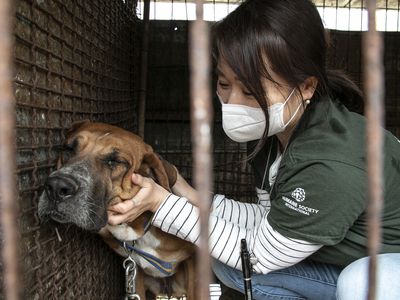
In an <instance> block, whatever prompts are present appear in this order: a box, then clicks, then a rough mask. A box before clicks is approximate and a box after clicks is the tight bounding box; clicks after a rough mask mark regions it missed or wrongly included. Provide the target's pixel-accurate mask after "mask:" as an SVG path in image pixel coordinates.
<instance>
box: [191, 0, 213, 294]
mask: <svg viewBox="0 0 400 300" xmlns="http://www.w3.org/2000/svg"><path fill="white" fill-rule="evenodd" d="M189 41H190V50H189V51H190V92H191V120H192V144H193V162H194V170H193V171H194V175H193V179H194V185H195V187H196V189H197V199H196V200H197V201H196V202H197V203H198V208H199V211H200V245H199V250H198V254H199V255H198V267H197V274H198V280H199V285H198V286H197V289H198V291H197V295H198V297H199V299H209V297H210V293H209V283H210V279H211V270H210V254H209V247H208V218H209V208H210V197H211V194H210V191H211V190H212V182H213V177H212V173H211V170H212V157H211V154H210V153H211V146H212V136H211V121H212V118H213V111H212V105H211V84H210V74H211V72H210V68H211V61H210V60H211V59H210V51H209V48H210V45H209V28H208V25H207V23H206V22H205V21H204V20H203V0H196V20H195V21H194V22H193V23H192V24H191V27H190V37H189Z"/></svg>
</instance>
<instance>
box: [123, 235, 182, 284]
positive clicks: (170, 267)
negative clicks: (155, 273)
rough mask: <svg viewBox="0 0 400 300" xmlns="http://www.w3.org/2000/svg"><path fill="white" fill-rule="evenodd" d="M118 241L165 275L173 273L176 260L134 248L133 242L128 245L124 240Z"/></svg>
mask: <svg viewBox="0 0 400 300" xmlns="http://www.w3.org/2000/svg"><path fill="white" fill-rule="evenodd" d="M119 242H120V243H121V245H122V246H123V247H124V248H125V249H127V250H129V251H131V252H135V253H136V254H137V255H139V256H141V257H143V258H144V259H145V260H147V261H148V262H149V263H150V264H151V265H152V266H153V267H155V268H156V269H157V270H159V271H160V272H161V273H163V274H165V275H167V276H171V275H173V274H174V269H175V266H176V262H167V261H164V260H162V259H159V258H158V257H155V256H154V255H151V254H150V253H147V252H145V251H143V250H140V249H138V248H136V247H135V246H134V244H132V245H129V244H127V243H126V242H121V241H119Z"/></svg>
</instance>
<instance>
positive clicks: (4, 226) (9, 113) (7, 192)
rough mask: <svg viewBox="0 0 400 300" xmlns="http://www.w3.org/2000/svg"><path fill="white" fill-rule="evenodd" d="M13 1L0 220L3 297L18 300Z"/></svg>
mask: <svg viewBox="0 0 400 300" xmlns="http://www.w3.org/2000/svg"><path fill="white" fill-rule="evenodd" d="M11 3H12V1H11V0H3V1H0V166H1V167H0V220H1V230H2V231H3V243H2V257H1V259H2V262H3V278H4V295H5V299H7V300H17V299H19V296H18V290H19V282H18V259H17V258H18V255H17V252H18V247H17V245H18V234H17V228H18V226H17V222H16V220H17V207H16V204H17V201H16V195H15V190H16V183H15V165H16V163H15V151H16V146H15V104H14V103H15V100H14V90H13V83H12V78H13V75H12V74H13V72H12V70H13V69H12V50H13V40H12V20H13V16H14V14H13V10H12V5H11Z"/></svg>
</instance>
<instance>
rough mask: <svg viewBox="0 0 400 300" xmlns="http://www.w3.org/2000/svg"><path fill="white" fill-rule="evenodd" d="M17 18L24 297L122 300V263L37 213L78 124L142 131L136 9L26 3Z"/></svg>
mask: <svg viewBox="0 0 400 300" xmlns="http://www.w3.org/2000/svg"><path fill="white" fill-rule="evenodd" d="M15 8H16V11H15V28H14V32H15V48H14V53H15V97H16V119H17V125H16V135H17V141H16V142H17V170H16V171H17V190H18V194H19V196H18V206H19V216H18V222H19V231H20V239H21V244H20V247H21V260H20V265H21V271H20V272H21V273H20V275H21V277H22V279H23V284H24V286H23V289H22V291H23V292H22V295H21V297H22V298H23V299H118V298H122V296H123V291H124V290H123V269H122V265H121V260H120V258H119V257H118V256H117V255H116V254H114V253H113V252H112V250H110V249H109V248H108V247H107V246H106V245H105V243H103V242H102V241H101V239H100V238H99V237H98V236H96V235H95V234H94V233H90V232H83V231H81V230H79V229H78V228H76V227H74V226H72V225H65V226H64V225H56V226H57V228H58V231H57V232H56V230H55V224H49V223H44V224H41V222H40V220H39V219H38V217H37V213H36V210H37V203H38V197H39V195H40V194H41V192H42V188H43V183H44V181H45V179H46V178H47V176H48V175H49V174H50V172H51V171H53V170H54V169H55V163H56V160H57V156H58V153H57V150H56V148H57V146H59V145H60V144H61V143H62V141H63V138H64V130H65V129H66V128H68V127H69V126H70V125H71V124H72V123H73V122H74V121H77V120H83V119H90V120H93V121H102V122H107V123H111V124H115V125H118V126H120V127H123V128H126V129H128V130H135V129H136V116H135V112H136V106H135V101H134V99H135V97H136V94H137V90H136V88H135V83H136V82H137V79H138V77H139V74H138V68H136V66H137V62H138V58H139V57H138V53H139V51H138V50H137V49H138V46H139V43H138V41H140V35H139V34H138V32H139V29H138V28H139V27H138V25H139V22H138V19H137V18H136V16H135V8H136V2H135V1H123V0H111V1H110V0H99V1H83V0H68V1H61V0H53V1H43V0H34V1H30V0H18V1H16V3H15ZM0 269H1V264H0ZM0 277H1V273H0ZM1 297H2V296H0V298H1Z"/></svg>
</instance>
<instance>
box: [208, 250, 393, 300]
mask: <svg viewBox="0 0 400 300" xmlns="http://www.w3.org/2000/svg"><path fill="white" fill-rule="evenodd" d="M213 271H214V273H215V275H216V276H217V277H218V279H219V280H220V281H221V282H222V283H224V284H225V285H226V286H228V287H230V288H232V289H235V290H237V291H239V292H242V293H243V276H242V272H241V271H239V270H235V269H233V268H231V267H228V266H226V265H224V264H222V263H220V262H218V261H217V260H214V261H213ZM399 278H400V253H390V254H380V255H378V260H377V294H376V300H399V299H400V285H399V283H398V282H399ZM252 284H253V299H255V300H258V299H285V300H288V299H291V300H292V299H293V300H294V299H296V300H298V299H310V300H318V299H324V300H328V299H338V300H364V299H367V292H368V257H364V258H361V259H359V260H356V261H355V262H353V263H351V264H350V265H348V266H347V267H346V268H345V269H344V270H343V271H342V272H341V269H340V268H339V267H337V266H333V265H329V264H321V263H316V262H312V261H309V260H304V261H302V262H300V263H298V264H296V265H294V266H292V267H289V268H286V269H282V270H279V271H275V272H271V273H269V274H267V275H261V274H253V275H252ZM336 285H337V290H336ZM336 297H337V298H336Z"/></svg>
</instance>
